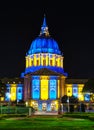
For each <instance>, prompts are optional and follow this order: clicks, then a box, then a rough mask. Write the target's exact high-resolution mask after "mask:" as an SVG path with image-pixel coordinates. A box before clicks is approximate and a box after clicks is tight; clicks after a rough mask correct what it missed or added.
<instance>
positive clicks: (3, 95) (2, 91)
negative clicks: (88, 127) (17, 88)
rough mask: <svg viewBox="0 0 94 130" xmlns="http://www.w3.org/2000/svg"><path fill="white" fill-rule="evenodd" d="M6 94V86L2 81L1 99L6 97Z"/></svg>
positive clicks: (0, 86)
mask: <svg viewBox="0 0 94 130" xmlns="http://www.w3.org/2000/svg"><path fill="white" fill-rule="evenodd" d="M5 93H6V84H5V83H2V81H1V80H0V98H1V97H5Z"/></svg>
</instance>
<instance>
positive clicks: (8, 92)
mask: <svg viewBox="0 0 94 130" xmlns="http://www.w3.org/2000/svg"><path fill="white" fill-rule="evenodd" d="M6 86H7V90H6V93H5V101H9V100H10V84H6Z"/></svg>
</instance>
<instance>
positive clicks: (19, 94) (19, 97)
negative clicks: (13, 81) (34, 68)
mask: <svg viewBox="0 0 94 130" xmlns="http://www.w3.org/2000/svg"><path fill="white" fill-rule="evenodd" d="M22 98H23V85H22V84H18V86H17V100H18V101H19V100H22Z"/></svg>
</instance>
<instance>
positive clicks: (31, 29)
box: [0, 1, 94, 78]
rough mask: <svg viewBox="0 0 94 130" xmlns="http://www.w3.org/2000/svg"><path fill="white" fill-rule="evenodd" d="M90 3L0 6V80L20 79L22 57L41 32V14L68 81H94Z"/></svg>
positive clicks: (93, 22)
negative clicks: (57, 49)
mask: <svg viewBox="0 0 94 130" xmlns="http://www.w3.org/2000/svg"><path fill="white" fill-rule="evenodd" d="M92 6H93V4H92V3H51V2H49V3H45V2H44V3H41V2H40V3H37V2H35V3H34V2H31V3H28V2H26V1H25V2H22V3H21V2H20V3H9V2H8V3H6V4H5V3H1V4H0V77H17V76H18V77H19V76H20V73H21V72H23V71H24V69H25V55H26V52H27V51H28V49H29V47H30V45H31V42H32V40H34V39H35V38H36V37H37V36H38V35H39V32H40V28H41V25H42V21H43V16H44V13H45V14H46V19H47V25H48V27H49V32H50V35H51V36H52V37H53V38H54V39H55V40H56V41H57V42H58V45H59V48H60V49H61V51H63V53H64V70H65V72H68V75H69V78H92V77H94V10H93V7H92Z"/></svg>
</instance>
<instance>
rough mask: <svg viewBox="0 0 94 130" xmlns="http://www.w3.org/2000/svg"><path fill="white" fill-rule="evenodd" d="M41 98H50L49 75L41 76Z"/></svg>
mask: <svg viewBox="0 0 94 130" xmlns="http://www.w3.org/2000/svg"><path fill="white" fill-rule="evenodd" d="M41 99H42V100H47V99H48V79H47V76H41Z"/></svg>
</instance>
